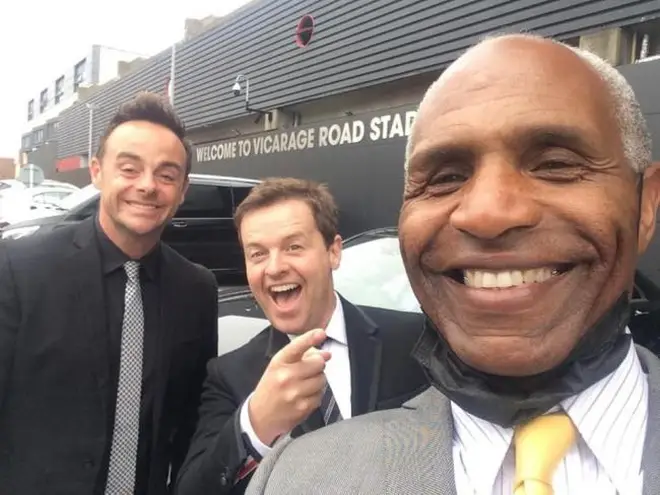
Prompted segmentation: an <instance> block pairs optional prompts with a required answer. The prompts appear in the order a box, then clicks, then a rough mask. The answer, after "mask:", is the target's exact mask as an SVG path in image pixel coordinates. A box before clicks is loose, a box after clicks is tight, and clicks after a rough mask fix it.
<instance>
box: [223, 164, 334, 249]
mask: <svg viewBox="0 0 660 495" xmlns="http://www.w3.org/2000/svg"><path fill="white" fill-rule="evenodd" d="M291 199H299V200H302V201H304V202H305V203H307V205H309V207H310V209H311V210H312V215H313V216H314V221H315V222H316V227H317V228H318V230H319V232H320V233H321V235H322V236H323V240H324V241H325V244H326V246H330V245H331V244H332V243H333V242H334V240H335V237H337V233H338V224H339V212H338V209H337V204H336V203H335V199H334V198H333V197H332V194H330V191H329V190H328V188H327V186H326V185H325V184H319V183H318V182H314V181H311V180H304V179H296V178H292V177H283V178H269V179H265V180H264V181H263V182H261V183H259V184H257V185H256V186H254V188H253V189H252V191H250V194H248V195H247V197H246V198H245V199H244V200H243V201H242V202H241V204H239V205H238V208H236V212H235V213H234V223H235V225H236V229H237V230H238V232H239V236H240V231H241V222H242V221H243V217H244V216H245V215H246V214H247V213H249V212H251V211H254V210H258V209H261V208H265V207H267V206H272V205H274V204H276V203H279V202H281V201H287V200H291Z"/></svg>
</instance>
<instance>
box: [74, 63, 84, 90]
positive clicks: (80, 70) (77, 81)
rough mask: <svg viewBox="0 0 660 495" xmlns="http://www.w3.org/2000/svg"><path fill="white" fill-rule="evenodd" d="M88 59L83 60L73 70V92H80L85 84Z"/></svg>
mask: <svg viewBox="0 0 660 495" xmlns="http://www.w3.org/2000/svg"><path fill="white" fill-rule="evenodd" d="M86 62H87V59H84V58H83V59H82V60H81V61H80V62H78V63H77V64H76V65H75V67H74V68H73V90H74V91H78V88H79V87H80V85H81V84H82V83H84V82H85V65H86Z"/></svg>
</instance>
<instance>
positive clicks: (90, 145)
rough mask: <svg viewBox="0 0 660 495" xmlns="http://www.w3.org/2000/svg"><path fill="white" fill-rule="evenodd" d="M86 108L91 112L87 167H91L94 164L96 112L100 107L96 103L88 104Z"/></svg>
mask: <svg viewBox="0 0 660 495" xmlns="http://www.w3.org/2000/svg"><path fill="white" fill-rule="evenodd" d="M86 106H87V109H88V110H89V126H88V127H89V136H88V140H89V142H88V143H87V167H89V166H90V165H91V163H92V140H93V137H94V110H95V109H97V108H98V107H99V106H98V104H96V103H87V104H86Z"/></svg>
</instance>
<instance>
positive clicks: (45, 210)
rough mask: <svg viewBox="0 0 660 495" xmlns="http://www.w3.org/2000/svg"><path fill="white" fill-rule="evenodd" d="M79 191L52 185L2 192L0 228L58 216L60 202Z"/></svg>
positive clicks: (0, 194)
mask: <svg viewBox="0 0 660 495" xmlns="http://www.w3.org/2000/svg"><path fill="white" fill-rule="evenodd" d="M74 187H75V186H74ZM77 190H78V188H75V189H74V188H70V187H62V186H56V185H51V186H36V187H26V188H23V189H19V188H10V189H8V190H5V191H0V202H1V203H2V206H3V208H2V211H0V226H1V227H6V226H7V225H11V224H14V223H18V222H22V221H25V220H32V219H33V218H40V217H42V216H47V215H51V214H56V212H57V211H58V210H59V208H60V207H59V202H60V201H62V200H63V199H64V198H66V197H67V196H70V195H71V194H73V193H74V192H75V191H77Z"/></svg>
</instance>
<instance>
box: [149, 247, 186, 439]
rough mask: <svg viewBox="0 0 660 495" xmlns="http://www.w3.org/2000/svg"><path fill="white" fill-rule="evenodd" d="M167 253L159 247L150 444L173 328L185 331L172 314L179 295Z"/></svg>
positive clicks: (160, 403) (161, 402)
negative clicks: (154, 374)
mask: <svg viewBox="0 0 660 495" xmlns="http://www.w3.org/2000/svg"><path fill="white" fill-rule="evenodd" d="M169 254H170V253H169V252H168V250H167V248H166V247H165V246H163V249H162V252H161V255H162V258H161V259H162V264H161V270H160V284H159V299H160V300H159V308H160V315H159V316H160V321H159V331H158V333H159V339H158V340H159V345H158V360H157V363H156V368H155V369H156V371H155V373H156V384H155V387H156V388H155V390H156V392H155V395H154V416H153V418H154V423H153V431H154V437H153V438H154V441H157V439H158V438H159V436H158V434H159V431H158V430H159V427H160V424H161V416H162V414H163V405H164V403H165V395H166V392H167V382H168V377H169V372H170V362H171V359H172V351H171V349H172V337H173V334H174V329H175V328H185V322H183V321H181V320H182V315H181V314H180V312H177V311H176V310H177V309H178V308H180V305H178V304H172V301H176V300H177V299H180V298H181V294H180V293H177V290H178V280H179V278H178V277H177V274H176V273H175V264H174V263H172V261H171V258H170V255H169Z"/></svg>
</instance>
